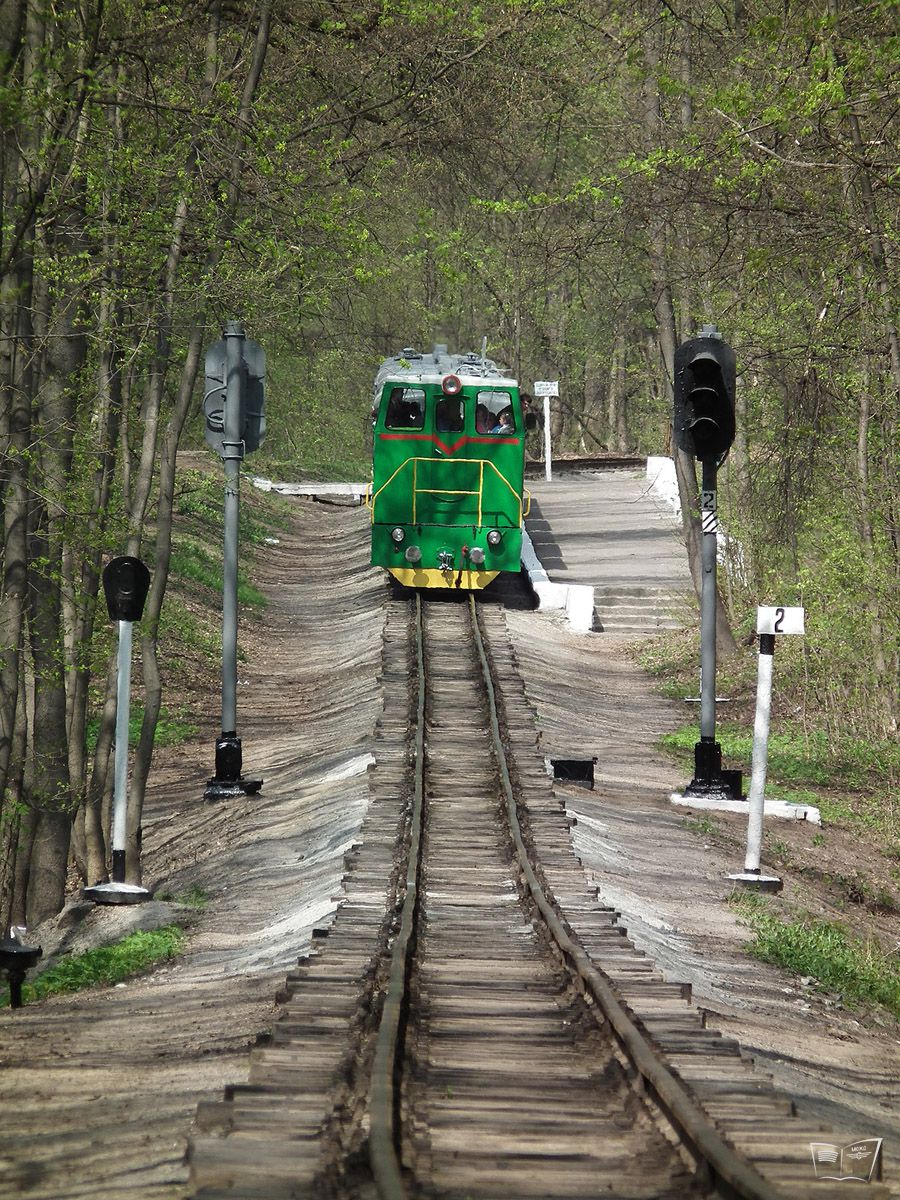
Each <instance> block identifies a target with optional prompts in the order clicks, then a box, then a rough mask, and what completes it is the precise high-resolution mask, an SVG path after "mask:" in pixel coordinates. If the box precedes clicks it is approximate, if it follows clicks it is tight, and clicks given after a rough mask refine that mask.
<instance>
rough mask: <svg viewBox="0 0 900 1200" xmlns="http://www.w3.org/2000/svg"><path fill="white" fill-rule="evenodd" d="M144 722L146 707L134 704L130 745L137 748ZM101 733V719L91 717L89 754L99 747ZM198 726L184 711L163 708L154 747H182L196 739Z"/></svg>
mask: <svg viewBox="0 0 900 1200" xmlns="http://www.w3.org/2000/svg"><path fill="white" fill-rule="evenodd" d="M143 720H144V706H143V705H142V704H133V705H132V706H131V707H130V708H129V710H128V744H129V746H136V745H137V744H138V741H139V740H140V736H141V724H142V723H143ZM99 732H100V717H99V716H96V717H91V718H90V720H89V721H88V723H87V730H86V734H85V740H86V742H87V749H88V754H93V753H94V750H95V748H96V746H97V735H98V734H99ZM196 734H197V726H196V725H194V724H193V723H192V722H191V721H189V720H188V719H187V714H186V713H185V711H184V710H183V709H179V711H178V712H174V713H173V712H169V711H168V710H167V709H165V708H163V709H162V710H161V711H160V714H159V720H158V721H157V722H156V733H155V736H154V739H153V744H154V746H180V745H181V744H182V743H183V742H186V741H189V740H190V738H192V737H196Z"/></svg>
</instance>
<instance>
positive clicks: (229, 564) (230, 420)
mask: <svg viewBox="0 0 900 1200" xmlns="http://www.w3.org/2000/svg"><path fill="white" fill-rule="evenodd" d="M225 345H226V372H227V382H226V392H225V437H224V439H223V443H224V453H223V458H224V460H225V542H224V552H223V567H222V576H223V594H222V737H223V738H234V737H236V736H237V571H238V514H239V506H240V488H241V462H242V461H243V458H244V440H243V428H242V426H243V418H242V412H243V386H244V355H243V346H244V329H243V326H242V325H241V323H240V321H228V322H226V325H225Z"/></svg>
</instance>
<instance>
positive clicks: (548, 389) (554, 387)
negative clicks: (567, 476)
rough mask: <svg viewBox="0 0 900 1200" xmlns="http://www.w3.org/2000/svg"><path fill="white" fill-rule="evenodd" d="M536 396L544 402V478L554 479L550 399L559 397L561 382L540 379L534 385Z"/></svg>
mask: <svg viewBox="0 0 900 1200" xmlns="http://www.w3.org/2000/svg"><path fill="white" fill-rule="evenodd" d="M534 394H535V396H542V397H543V400H544V477H545V478H546V479H552V478H553V473H552V470H551V466H550V459H551V455H550V397H551V396H558V395H559V380H558V379H538V380H537V381H536V382H535V385H534Z"/></svg>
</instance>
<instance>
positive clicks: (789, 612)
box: [728, 605, 805, 892]
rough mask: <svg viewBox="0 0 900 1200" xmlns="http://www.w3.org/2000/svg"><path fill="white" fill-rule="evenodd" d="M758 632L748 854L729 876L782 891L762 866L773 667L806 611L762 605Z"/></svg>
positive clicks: (801, 624)
mask: <svg viewBox="0 0 900 1200" xmlns="http://www.w3.org/2000/svg"><path fill="white" fill-rule="evenodd" d="M756 632H757V633H758V634H759V673H758V676H757V683H756V719H755V721H754V723H753V764H752V767H751V774H750V795H749V796H748V798H747V799H748V801H749V803H748V808H749V812H748V815H747V854H746V857H745V859H744V869H743V871H740V872H738V873H737V874H734V875H729V876H728V878H729V879H732V880H734V881H735V883H741V884H744V885H745V886H746V887H757V888H760V889H762V890H764V891H773V892H779V891H781V880H780V879H779V878H778V877H777V876H776V875H763V874H762V873H761V871H760V867H759V862H760V854H761V850H762V828H763V812H764V810H765V798H766V797H765V793H766V760H767V757H768V751H769V716H770V713H771V710H772V666H773V663H774V659H775V638H776V637H777V636H779V635H782V634H803V633H804V632H805V624H804V610H803V609H802V608H784V607H781V606H777V607H776V606H771V607H767V606H764V605H760V606H759V607H758V608H757V610H756Z"/></svg>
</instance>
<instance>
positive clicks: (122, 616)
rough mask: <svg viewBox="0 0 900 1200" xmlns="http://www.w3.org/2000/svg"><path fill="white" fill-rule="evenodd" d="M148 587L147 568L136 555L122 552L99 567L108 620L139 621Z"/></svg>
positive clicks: (148, 574)
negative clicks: (101, 574) (103, 566)
mask: <svg viewBox="0 0 900 1200" xmlns="http://www.w3.org/2000/svg"><path fill="white" fill-rule="evenodd" d="M149 588H150V572H149V571H148V570H147V568H146V566H145V565H144V563H142V562H141V560H140V559H139V558H133V557H132V556H131V555H130V554H123V555H122V556H121V557H120V558H114V559H113V560H112V562H110V563H108V564H107V565H106V567H105V569H104V571H103V590H104V592H105V593H106V607H107V608H108V609H109V616H110V620H111V621H139V620H140V619H141V616H142V615H143V612H144V601H145V600H146V599H147V592H148V590H149Z"/></svg>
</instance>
